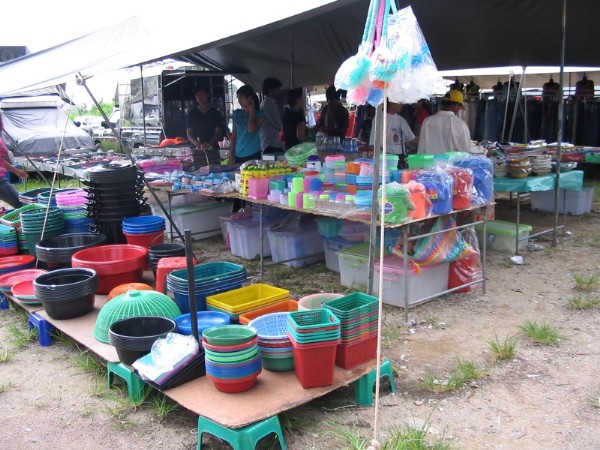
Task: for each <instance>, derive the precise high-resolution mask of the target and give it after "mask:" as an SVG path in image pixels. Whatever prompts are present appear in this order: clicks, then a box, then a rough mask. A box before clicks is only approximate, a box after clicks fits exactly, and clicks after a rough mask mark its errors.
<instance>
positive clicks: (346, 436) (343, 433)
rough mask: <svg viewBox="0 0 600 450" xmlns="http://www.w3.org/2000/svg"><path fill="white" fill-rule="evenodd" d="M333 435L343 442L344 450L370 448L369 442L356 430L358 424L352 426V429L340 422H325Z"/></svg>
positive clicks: (364, 449)
mask: <svg viewBox="0 0 600 450" xmlns="http://www.w3.org/2000/svg"><path fill="white" fill-rule="evenodd" d="M325 425H327V426H328V427H329V428H331V433H332V434H333V435H334V436H335V437H336V438H338V439H339V440H340V441H342V443H343V444H342V445H343V447H340V448H343V449H344V450H366V449H367V447H368V446H369V440H368V439H367V438H365V437H363V436H361V434H360V432H359V431H358V430H357V429H356V424H354V423H353V424H352V426H351V427H349V426H347V425H343V424H341V423H339V422H325Z"/></svg>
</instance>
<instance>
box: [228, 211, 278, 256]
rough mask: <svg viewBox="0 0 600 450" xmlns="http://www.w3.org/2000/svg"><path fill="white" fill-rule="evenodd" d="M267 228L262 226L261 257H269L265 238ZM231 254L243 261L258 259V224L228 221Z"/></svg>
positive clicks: (269, 251) (268, 247) (269, 252)
mask: <svg viewBox="0 0 600 450" xmlns="http://www.w3.org/2000/svg"><path fill="white" fill-rule="evenodd" d="M267 230H268V227H265V226H263V256H271V246H270V245H269V238H268V236H267ZM227 231H228V234H229V245H230V248H231V253H232V254H233V255H234V256H239V257H240V258H244V259H259V258H260V224H259V223H258V222H255V221H254V220H238V221H233V220H230V221H228V222H227Z"/></svg>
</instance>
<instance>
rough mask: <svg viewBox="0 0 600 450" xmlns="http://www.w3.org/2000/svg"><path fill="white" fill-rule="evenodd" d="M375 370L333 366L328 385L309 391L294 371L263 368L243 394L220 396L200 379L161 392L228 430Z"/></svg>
mask: <svg viewBox="0 0 600 450" xmlns="http://www.w3.org/2000/svg"><path fill="white" fill-rule="evenodd" d="M374 368H375V360H374V359H373V360H372V361H370V362H367V363H364V364H361V365H359V366H356V367H354V368H352V369H350V370H344V369H341V368H339V367H336V368H335V372H334V379H333V384H332V385H331V386H323V387H317V388H310V389H304V388H303V387H302V385H301V384H300V382H299V381H298V379H297V378H296V374H295V373H294V371H293V370H292V371H291V372H270V371H268V370H264V369H263V371H262V372H261V374H260V375H259V376H258V380H257V384H256V386H254V387H253V388H252V389H250V390H248V391H246V392H240V393H237V394H227V393H223V392H220V391H218V390H217V389H216V388H215V387H214V385H213V382H212V381H211V380H209V379H208V378H206V377H200V378H197V379H195V380H193V381H190V382H189V383H186V384H183V385H181V386H177V387H175V388H173V389H168V390H166V391H163V394H165V395H167V396H168V397H170V398H171V399H173V400H175V401H176V402H177V403H179V404H180V405H181V406H183V407H184V408H187V409H189V410H190V411H192V412H194V413H196V414H198V415H201V416H204V417H207V418H209V419H211V420H213V421H215V422H218V423H220V424H221V425H224V426H226V427H228V428H240V427H243V426H246V425H250V424H251V423H254V422H257V421H259V420H263V419H266V418H268V417H271V416H274V415H276V414H279V413H280V412H283V411H287V410H288V409H292V408H295V407H297V406H300V405H302V404H304V403H308V402H310V401H312V400H314V399H315V398H318V397H321V396H323V395H325V394H328V393H329V392H332V391H334V390H336V389H338V388H340V387H342V386H347V385H348V384H350V383H352V382H353V381H355V380H357V379H359V378H360V377H362V376H363V375H364V374H366V373H369V372H370V371H371V370H373V369H374ZM315 370H318V368H315Z"/></svg>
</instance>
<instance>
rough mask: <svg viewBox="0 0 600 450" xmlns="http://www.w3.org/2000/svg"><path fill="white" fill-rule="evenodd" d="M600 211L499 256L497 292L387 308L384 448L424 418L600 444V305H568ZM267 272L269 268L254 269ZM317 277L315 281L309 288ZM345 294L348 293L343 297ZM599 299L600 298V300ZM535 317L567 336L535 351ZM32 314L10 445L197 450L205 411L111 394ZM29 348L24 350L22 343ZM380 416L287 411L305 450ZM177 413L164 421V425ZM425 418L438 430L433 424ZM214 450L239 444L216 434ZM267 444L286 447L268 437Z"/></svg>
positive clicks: (495, 260) (329, 405)
mask: <svg viewBox="0 0 600 450" xmlns="http://www.w3.org/2000/svg"><path fill="white" fill-rule="evenodd" d="M524 210H525V211H524V212H523V215H524V217H523V218H522V222H523V223H527V224H531V225H533V226H534V229H535V230H541V229H545V228H549V227H550V225H551V223H552V216H551V215H547V214H540V213H532V212H530V210H529V208H528V207H527V206H525V207H524ZM496 211H497V217H498V218H500V219H504V220H512V221H514V215H515V210H514V205H512V204H510V202H509V201H508V200H506V199H504V200H498V205H497V209H496ZM599 212H600V208H599V204H598V203H595V209H594V210H593V211H592V213H590V214H586V215H584V216H579V217H569V218H568V222H567V229H568V231H569V233H568V234H567V235H566V236H565V237H564V238H563V237H561V239H560V242H559V245H558V247H557V248H556V249H553V248H552V247H551V246H550V242H549V241H548V240H547V239H542V238H540V239H539V240H537V241H536V243H538V244H540V245H541V246H542V247H543V249H541V250H538V251H532V252H527V251H526V252H524V253H523V256H524V263H523V264H522V265H516V264H512V263H511V262H510V260H509V257H510V255H509V254H506V253H498V252H489V253H488V272H487V291H486V293H483V292H482V289H481V287H477V288H476V289H475V291H474V292H472V293H469V294H452V295H446V296H444V297H441V298H438V299H435V300H433V301H430V302H428V303H426V304H424V305H421V306H418V307H416V308H413V309H411V310H410V320H411V322H412V324H413V325H412V326H410V327H408V326H404V325H403V323H404V317H403V310H402V309H398V308H394V307H386V308H385V317H384V332H383V354H384V356H386V357H387V358H389V359H390V360H391V361H392V363H393V366H394V369H395V377H394V382H395V386H396V393H395V394H391V393H390V389H389V386H387V385H385V384H384V386H383V389H382V396H381V398H380V407H379V416H378V417H379V424H380V431H381V432H380V435H379V436H378V438H379V440H380V441H381V442H383V441H385V439H386V437H387V436H388V435H389V433H391V431H392V430H394V428H395V427H402V426H405V425H406V424H410V425H413V426H417V427H427V426H429V428H428V430H429V432H428V437H427V439H428V440H429V441H430V442H434V441H439V440H444V441H445V442H447V443H448V444H449V448H453V449H507V448H519V449H578V450H579V449H597V448H600V407H599V406H600V378H599V377H598V374H597V373H598V368H599V367H600V348H599V342H600V309H598V308H593V309H589V310H577V309H572V308H569V307H568V301H569V299H572V298H573V297H575V296H576V295H578V291H577V290H576V283H575V281H574V276H575V275H586V276H587V275H590V274H591V275H596V276H598V275H600V238H599V237H598V225H599V223H600V213H599ZM196 249H197V250H198V251H199V252H200V254H201V258H202V259H203V260H215V259H221V258H227V259H229V260H232V261H240V262H243V263H247V262H246V261H242V260H238V259H236V258H233V257H231V256H230V255H228V253H226V249H225V247H224V245H223V242H222V240H221V239H220V238H211V239H207V240H203V241H200V242H197V243H196ZM248 268H249V272H251V273H255V274H256V271H257V264H256V263H254V262H253V263H249V264H248ZM307 280H308V281H307ZM265 281H266V282H270V283H272V284H276V285H279V286H281V287H285V288H289V289H290V290H291V291H292V292H293V293H295V294H296V295H304V294H307V293H314V292H317V291H319V290H320V289H325V290H332V289H333V290H339V291H342V289H343V288H342V287H341V286H339V285H338V284H337V283H338V282H339V277H338V276H337V274H334V273H333V272H330V271H327V270H325V268H324V265H323V264H318V265H316V266H313V267H311V268H310V269H287V268H285V267H284V266H274V267H272V268H269V269H268V270H267V278H266V280H265ZM342 292H343V291H342ZM597 294H598V291H597V288H596V292H595V293H594V295H597ZM527 320H535V321H538V322H546V323H548V324H549V325H551V326H553V327H555V328H556V329H557V330H558V332H559V333H560V334H561V335H562V336H563V337H564V339H562V340H561V341H560V343H559V344H558V345H556V346H545V345H539V344H535V343H533V341H532V340H531V339H529V338H528V337H526V336H525V335H524V334H523V333H522V332H521V331H520V326H521V325H523V324H524V323H525V322H526V321H527ZM26 328H27V327H26V318H25V316H24V315H23V314H22V313H21V312H20V311H19V309H16V310H15V309H10V310H1V311H0V360H1V361H2V362H1V363H0V405H2V406H1V407H0V419H1V420H2V424H3V426H2V433H0V448H7V449H8V448H10V449H15V450H17V449H120V448H122V449H145V450H149V449H161V450H164V449H174V450H175V449H194V448H196V442H197V434H196V426H197V417H195V416H194V414H192V413H190V412H188V411H185V410H182V409H181V408H177V409H175V410H173V411H171V412H169V413H168V414H166V416H165V413H166V411H167V410H168V409H169V408H170V407H171V406H173V405H171V404H170V403H169V402H168V401H165V400H164V397H162V396H161V395H160V394H156V393H153V394H151V395H150V397H149V398H148V399H147V400H146V401H145V402H144V403H143V404H142V405H137V406H136V405H132V404H131V403H130V402H128V401H127V398H126V394H125V395H124V393H123V391H121V390H119V389H115V388H114V387H113V389H111V390H108V389H107V388H106V378H105V376H104V375H103V374H102V367H103V365H102V364H97V363H96V364H95V363H94V360H93V358H92V356H91V355H89V354H88V353H87V352H86V350H85V349H84V348H78V347H76V346H75V345H74V344H73V342H72V341H71V340H70V339H69V338H65V337H64V336H61V335H60V334H59V335H58V336H57V337H55V338H54V340H53V344H52V345H51V346H50V347H40V346H39V344H38V343H37V342H36V341H31V340H29V341H27V340H26V339H25V342H21V341H22V339H18V337H23V336H25V337H26V335H27V333H26ZM496 337H497V338H498V339H499V340H500V341H503V340H504V339H505V338H507V337H515V340H516V349H515V355H514V357H513V358H511V359H509V360H507V361H504V362H497V361H495V359H494V352H492V351H491V349H490V345H489V342H488V340H490V339H492V340H493V339H495V338H496ZM19 344H21V346H19ZM460 362H471V363H473V364H474V365H475V366H476V367H477V368H478V369H479V370H481V371H485V374H484V375H483V376H482V377H481V378H479V379H477V380H476V381H473V382H470V383H467V385H466V386H464V387H461V388H459V389H456V390H453V391H450V392H446V393H436V392H432V391H431V390H428V389H426V388H425V387H424V384H423V380H426V379H432V378H435V379H437V380H439V381H440V383H441V385H440V386H443V385H444V380H448V378H449V376H450V374H451V373H452V372H453V371H454V370H455V368H456V367H457V365H458V364H459V363H460ZM374 413H375V409H374V408H373V407H368V408H367V407H357V406H356V405H355V403H354V392H353V389H352V388H351V387H348V388H342V389H339V390H337V391H335V392H334V393H332V394H330V395H327V396H325V397H323V398H321V399H319V400H317V401H313V402H311V403H309V404H307V405H305V406H302V407H299V408H295V409H292V410H290V411H288V412H286V413H284V414H282V415H280V419H281V423H282V426H283V428H284V434H285V440H286V443H287V446H288V448H289V449H291V450H308V449H342V448H352V447H349V446H348V445H347V443H346V442H345V441H344V440H343V439H342V438H341V436H340V432H334V431H333V429H334V428H336V427H339V426H341V427H342V428H346V429H348V430H351V431H352V433H353V434H355V435H360V436H363V437H364V438H368V439H371V437H372V433H373V431H372V424H373V421H374ZM163 416H164V417H163ZM424 424H425V425H424ZM204 444H205V447H206V448H211V449H221V448H228V447H227V446H226V445H225V444H222V443H220V442H219V441H217V440H216V439H214V438H211V437H205V438H204ZM263 448H278V446H277V444H273V443H267V444H266V445H263Z"/></svg>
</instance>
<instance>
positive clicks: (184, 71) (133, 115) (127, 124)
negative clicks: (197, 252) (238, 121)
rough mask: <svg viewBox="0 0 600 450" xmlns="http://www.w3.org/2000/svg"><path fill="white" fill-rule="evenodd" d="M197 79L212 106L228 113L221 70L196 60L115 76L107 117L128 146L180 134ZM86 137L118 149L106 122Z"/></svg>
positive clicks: (99, 146) (154, 142)
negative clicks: (192, 63) (112, 107)
mask: <svg viewBox="0 0 600 450" xmlns="http://www.w3.org/2000/svg"><path fill="white" fill-rule="evenodd" d="M200 85H203V86H207V87H208V88H209V90H210V93H211V102H212V104H213V106H214V107H215V108H217V109H218V110H219V112H220V113H221V115H222V116H223V117H224V118H226V117H229V116H230V114H231V108H232V104H231V100H230V99H231V95H230V93H229V91H230V89H231V88H230V81H229V80H228V77H227V76H226V75H224V74H222V73H215V72H210V71H207V70H206V69H203V68H201V67H197V66H181V67H178V68H173V66H171V65H168V66H166V67H165V66H159V67H158V68H154V70H153V71H150V73H149V74H148V75H146V74H143V77H142V76H134V77H132V78H130V79H128V80H125V81H124V82H119V84H118V86H117V94H116V98H115V110H114V111H112V112H111V114H110V117H109V122H110V123H111V124H112V125H113V126H114V128H115V131H116V133H117V134H118V136H119V137H120V139H121V142H123V144H124V145H126V146H127V147H128V149H129V150H130V151H131V150H133V149H135V148H139V147H148V146H156V145H159V144H160V142H161V141H162V140H163V139H166V138H176V137H182V138H186V126H185V117H186V114H187V112H188V111H189V109H191V108H193V107H194V106H195V100H194V89H195V88H196V87H197V86H200ZM92 138H93V140H94V145H95V147H96V148H97V149H102V150H105V151H106V150H114V151H117V152H124V149H123V148H121V145H120V144H119V139H117V136H115V134H114V133H113V131H112V129H111V127H110V124H107V123H103V126H102V127H100V128H97V129H96V130H95V131H94V133H93V134H92Z"/></svg>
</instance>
